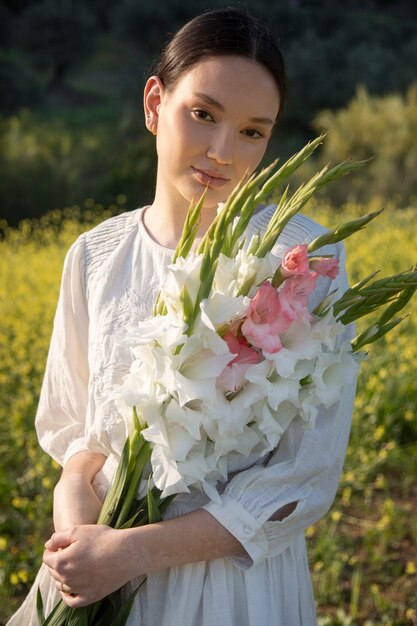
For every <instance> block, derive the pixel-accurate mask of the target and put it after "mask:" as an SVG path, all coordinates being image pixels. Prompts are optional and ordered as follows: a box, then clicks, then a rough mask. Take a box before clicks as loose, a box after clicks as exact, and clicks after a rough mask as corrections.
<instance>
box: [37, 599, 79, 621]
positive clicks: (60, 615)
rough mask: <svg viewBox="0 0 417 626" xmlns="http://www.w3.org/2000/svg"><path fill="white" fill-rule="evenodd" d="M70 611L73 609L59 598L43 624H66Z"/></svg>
mask: <svg viewBox="0 0 417 626" xmlns="http://www.w3.org/2000/svg"><path fill="white" fill-rule="evenodd" d="M71 611H73V609H71V608H70V607H69V606H68V605H67V604H65V602H63V601H62V600H60V602H58V604H57V605H56V607H55V608H54V609H53V610H52V611H51V613H50V614H49V615H48V617H47V618H46V620H45V622H44V624H43V626H63V624H66V622H67V619H68V616H69V615H70V612H71Z"/></svg>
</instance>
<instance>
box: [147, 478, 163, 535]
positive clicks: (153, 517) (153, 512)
mask: <svg viewBox="0 0 417 626" xmlns="http://www.w3.org/2000/svg"><path fill="white" fill-rule="evenodd" d="M148 516H149V523H150V524H154V523H155V522H160V521H161V520H162V515H161V513H160V511H159V508H158V505H157V503H156V500H155V498H154V496H153V493H152V489H151V488H150V479H149V481H148Z"/></svg>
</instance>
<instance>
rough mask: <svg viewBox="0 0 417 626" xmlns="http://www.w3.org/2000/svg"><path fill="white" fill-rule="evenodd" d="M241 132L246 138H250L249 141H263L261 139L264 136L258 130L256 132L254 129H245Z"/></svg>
mask: <svg viewBox="0 0 417 626" xmlns="http://www.w3.org/2000/svg"><path fill="white" fill-rule="evenodd" d="M242 132H243V134H244V135H246V136H247V137H250V139H263V137H265V134H264V133H262V132H261V131H260V130H256V128H246V130H244V131H242Z"/></svg>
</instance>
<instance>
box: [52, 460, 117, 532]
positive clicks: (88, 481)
mask: <svg viewBox="0 0 417 626" xmlns="http://www.w3.org/2000/svg"><path fill="white" fill-rule="evenodd" d="M105 460H106V457H105V456H104V455H103V454H98V453H96V452H89V451H83V452H78V453H77V454H74V456H72V457H71V458H70V459H69V460H68V462H67V463H66V465H65V467H64V469H63V471H62V474H61V478H60V479H59V481H58V483H57V485H56V487H55V489H54V527H55V530H56V531H59V530H63V529H64V528H71V527H72V526H75V525H77V524H95V523H96V522H97V519H98V516H99V513H100V509H101V505H102V502H101V500H100V499H99V498H98V496H97V494H96V493H95V491H94V489H93V486H92V483H93V480H94V477H95V475H96V474H97V472H98V471H99V470H100V469H101V468H102V466H103V464H104V461H105Z"/></svg>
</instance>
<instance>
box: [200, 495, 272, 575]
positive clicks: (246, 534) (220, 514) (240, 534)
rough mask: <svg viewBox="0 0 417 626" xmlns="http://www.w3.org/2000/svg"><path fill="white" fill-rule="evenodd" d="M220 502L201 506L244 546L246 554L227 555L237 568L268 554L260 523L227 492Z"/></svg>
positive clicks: (264, 535)
mask: <svg viewBox="0 0 417 626" xmlns="http://www.w3.org/2000/svg"><path fill="white" fill-rule="evenodd" d="M220 497H221V504H215V503H214V502H208V503H207V504H206V505H204V506H203V507H202V508H203V509H204V510H206V511H208V513H210V515H212V516H213V517H214V518H215V519H216V520H217V521H218V522H219V523H220V524H221V525H222V526H224V527H225V528H226V529H227V530H228V531H229V532H230V533H231V534H232V535H233V536H234V537H235V538H236V539H237V540H238V541H239V542H240V543H241V544H242V546H243V547H244V548H245V550H246V552H247V555H244V556H240V557H229V560H230V561H232V563H233V564H234V565H236V566H237V567H238V568H239V569H248V568H249V567H252V566H253V565H256V564H257V563H259V562H260V561H262V560H263V559H264V558H265V557H266V556H268V540H267V537H266V534H265V531H264V529H263V526H262V524H260V523H259V521H258V520H257V519H256V518H254V517H253V516H252V515H251V514H250V513H248V511H246V509H244V508H243V507H242V506H241V505H240V504H239V503H238V502H236V500H233V498H231V497H230V496H229V495H228V494H222V495H221V496H220Z"/></svg>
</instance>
